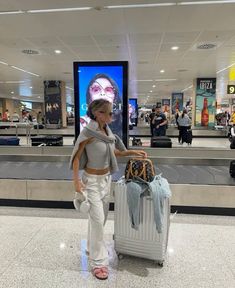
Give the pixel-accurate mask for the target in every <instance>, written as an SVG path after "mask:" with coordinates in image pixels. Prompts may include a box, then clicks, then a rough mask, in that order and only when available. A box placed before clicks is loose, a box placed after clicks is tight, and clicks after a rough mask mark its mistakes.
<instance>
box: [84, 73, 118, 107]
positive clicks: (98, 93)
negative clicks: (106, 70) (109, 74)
mask: <svg viewBox="0 0 235 288" xmlns="http://www.w3.org/2000/svg"><path fill="white" fill-rule="evenodd" d="M89 92H90V98H91V99H90V101H91V102H92V101H94V100H97V99H105V100H107V101H109V102H110V103H113V101H114V98H115V88H114V87H113V86H112V84H111V83H110V81H109V80H108V79H106V78H98V79H96V80H95V81H94V82H93V83H92V85H91V86H90V88H89Z"/></svg>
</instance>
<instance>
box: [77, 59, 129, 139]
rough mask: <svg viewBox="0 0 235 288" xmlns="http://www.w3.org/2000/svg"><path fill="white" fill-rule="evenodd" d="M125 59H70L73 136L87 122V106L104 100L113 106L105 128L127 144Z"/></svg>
mask: <svg viewBox="0 0 235 288" xmlns="http://www.w3.org/2000/svg"><path fill="white" fill-rule="evenodd" d="M127 85H128V62H127V61H112V62H74V97H75V99H74V103H75V123H76V125H75V135H76V138H77V136H78V135H79V133H80V132H81V131H82V129H83V128H84V127H85V126H86V125H87V124H88V123H89V122H90V118H89V117H88V115H87V108H88V105H89V104H90V103H91V102H92V101H94V100H96V99H106V100H108V101H109V102H110V103H112V105H113V121H112V123H111V124H109V127H110V128H111V130H112V131H113V133H114V134H117V135H118V136H119V137H120V138H121V139H122V140H123V142H124V144H125V145H127V127H128V119H127V118H128V117H127V109H128V107H127V91H128V87H127Z"/></svg>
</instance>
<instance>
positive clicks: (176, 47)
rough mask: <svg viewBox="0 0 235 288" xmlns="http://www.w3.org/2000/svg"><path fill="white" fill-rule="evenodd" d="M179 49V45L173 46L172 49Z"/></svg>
mask: <svg viewBox="0 0 235 288" xmlns="http://www.w3.org/2000/svg"><path fill="white" fill-rule="evenodd" d="M178 49H179V47H178V46H173V47H171V50H178Z"/></svg>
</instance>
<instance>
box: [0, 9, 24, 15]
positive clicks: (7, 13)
mask: <svg viewBox="0 0 235 288" xmlns="http://www.w3.org/2000/svg"><path fill="white" fill-rule="evenodd" d="M22 13H25V11H21V10H15V11H0V15H10V14H22Z"/></svg>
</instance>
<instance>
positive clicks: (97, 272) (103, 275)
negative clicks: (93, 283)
mask: <svg viewBox="0 0 235 288" xmlns="http://www.w3.org/2000/svg"><path fill="white" fill-rule="evenodd" d="M92 273H93V275H94V276H95V277H96V278H97V279H99V280H106V279H107V278H108V276H109V272H108V267H105V266H103V267H95V268H93V270H92Z"/></svg>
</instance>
